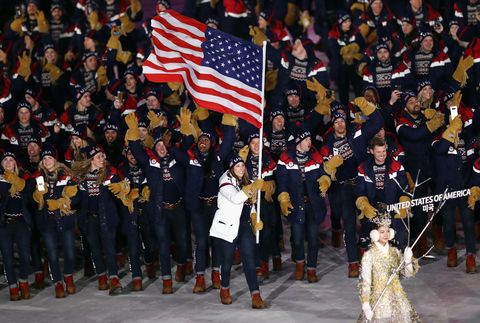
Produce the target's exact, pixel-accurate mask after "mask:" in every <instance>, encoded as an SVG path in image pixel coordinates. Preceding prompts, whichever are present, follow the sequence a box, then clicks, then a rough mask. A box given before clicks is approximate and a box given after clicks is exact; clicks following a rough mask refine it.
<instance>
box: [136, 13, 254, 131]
mask: <svg viewBox="0 0 480 323" xmlns="http://www.w3.org/2000/svg"><path fill="white" fill-rule="evenodd" d="M152 29H153V30H152V45H153V50H152V53H151V54H150V55H149V57H148V59H147V60H146V61H145V63H144V64H143V73H144V74H145V76H146V77H147V79H148V80H150V81H152V82H183V83H184V84H185V87H186V89H187V90H188V92H189V94H190V95H191V97H192V98H193V100H194V101H195V103H197V105H199V106H201V107H204V108H207V109H211V110H215V111H218V112H221V113H229V114H232V115H235V116H238V117H240V118H242V119H244V120H246V121H248V122H249V123H251V124H253V125H255V126H256V127H257V128H260V127H261V125H262V93H263V89H262V86H263V82H262V81H263V79H262V75H263V74H262V73H263V59H262V48H261V47H259V46H257V45H254V44H253V43H250V42H247V41H244V40H241V39H239V38H236V37H234V36H231V35H229V34H226V33H223V32H221V31H219V30H216V29H213V28H210V27H207V26H206V25H204V24H202V23H200V22H198V21H196V20H194V19H191V18H188V17H184V16H182V15H180V14H178V13H177V12H175V11H172V10H167V11H163V12H161V13H160V14H159V15H158V16H156V17H155V18H153V19H152Z"/></svg>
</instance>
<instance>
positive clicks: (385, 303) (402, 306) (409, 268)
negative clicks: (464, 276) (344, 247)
mask: <svg viewBox="0 0 480 323" xmlns="http://www.w3.org/2000/svg"><path fill="white" fill-rule="evenodd" d="M374 222H375V224H376V225H377V229H375V230H372V231H371V232H370V238H371V240H372V244H371V245H370V248H369V249H368V250H367V251H366V252H365V254H364V255H363V258H362V263H361V269H360V278H359V284H358V291H359V296H360V301H361V303H362V313H361V314H360V317H359V318H358V322H381V323H383V322H402V323H405V322H421V320H420V318H419V316H418V314H417V312H416V311H415V310H414V309H413V307H412V305H411V304H410V301H409V300H408V298H407V294H406V293H405V291H404V290H403V288H402V285H401V284H400V274H401V275H403V276H405V277H412V276H414V275H415V274H416V273H417V271H418V268H419V266H418V261H417V260H416V259H414V258H413V257H412V250H411V248H409V247H407V248H405V252H404V254H403V255H402V252H401V251H400V250H399V249H397V248H396V247H394V246H393V245H391V244H390V243H389V240H392V239H393V238H394V236H395V231H394V230H393V229H391V228H390V224H391V220H390V217H389V216H385V217H383V216H379V217H377V218H375V219H374ZM402 260H404V263H403V265H402V267H401V270H399V271H397V272H396V273H395V274H394V275H393V276H392V274H393V273H394V272H395V271H396V269H397V268H398V266H399V265H400V262H401V261H402ZM391 276H392V278H391V282H390V284H388V283H387V282H388V281H389V278H390V277H391ZM386 285H388V286H387V287H386V289H385V293H384V294H383V296H380V295H381V294H382V292H383V290H384V288H385V286H386ZM377 302H378V305H377V306H375V304H377Z"/></svg>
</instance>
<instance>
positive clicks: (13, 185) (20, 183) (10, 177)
mask: <svg viewBox="0 0 480 323" xmlns="http://www.w3.org/2000/svg"><path fill="white" fill-rule="evenodd" d="M3 177H4V178H5V180H6V181H7V182H9V183H10V189H9V190H8V191H9V192H10V196H12V197H13V196H15V194H17V193H18V192H21V191H23V189H24V188H25V180H24V179H23V178H20V177H18V175H17V174H15V173H13V172H9V171H5V173H4V174H3Z"/></svg>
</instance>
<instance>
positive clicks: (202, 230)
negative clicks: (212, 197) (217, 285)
mask: <svg viewBox="0 0 480 323" xmlns="http://www.w3.org/2000/svg"><path fill="white" fill-rule="evenodd" d="M216 210H217V204H216V203H213V204H212V205H205V204H202V202H200V209H199V210H195V211H192V213H191V214H192V226H193V232H194V234H195V244H196V245H195V272H196V273H197V274H203V273H204V272H205V267H206V258H207V252H208V240H209V239H208V237H209V231H210V227H211V225H212V221H213V217H214V215H215V212H216ZM219 266H220V263H219V254H218V251H217V248H215V246H214V245H212V268H214V269H217V268H218V267H219Z"/></svg>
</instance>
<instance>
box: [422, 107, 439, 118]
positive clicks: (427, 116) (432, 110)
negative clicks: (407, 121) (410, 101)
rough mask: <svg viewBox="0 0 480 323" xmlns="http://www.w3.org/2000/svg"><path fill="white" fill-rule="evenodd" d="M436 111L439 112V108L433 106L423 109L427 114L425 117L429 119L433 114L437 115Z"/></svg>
mask: <svg viewBox="0 0 480 323" xmlns="http://www.w3.org/2000/svg"><path fill="white" fill-rule="evenodd" d="M435 113H437V110H435V109H432V108H428V109H425V110H423V115H424V116H425V118H427V120H430V119H432V118H433V116H435Z"/></svg>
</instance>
